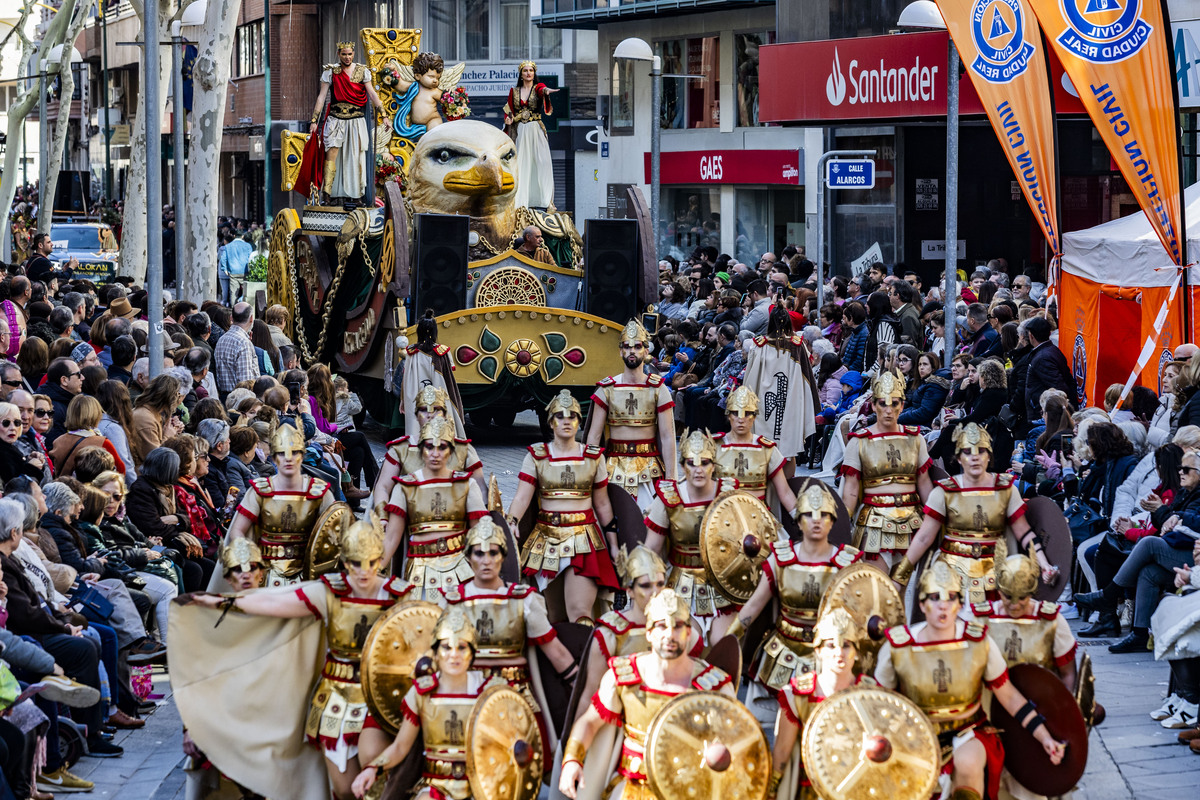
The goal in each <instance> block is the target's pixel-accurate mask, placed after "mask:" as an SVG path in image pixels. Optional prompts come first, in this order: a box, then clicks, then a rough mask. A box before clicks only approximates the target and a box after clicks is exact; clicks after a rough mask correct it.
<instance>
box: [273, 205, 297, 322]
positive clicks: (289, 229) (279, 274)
mask: <svg viewBox="0 0 1200 800" xmlns="http://www.w3.org/2000/svg"><path fill="white" fill-rule="evenodd" d="M298 230H300V215H299V214H297V213H296V210H295V209H294V208H285V209H283V210H282V211H280V212H279V213H278V214H276V215H275V224H274V226H273V227H272V229H271V245H270V253H271V257H270V258H269V259H268V261H267V303H268V304H269V305H281V306H283V307H284V308H287V309H293V308H295V307H296V298H295V296H293V294H292V283H293V277H292V274H291V272H292V270H294V269H295V255H294V252H293V249H292V235H293V234H294V233H295V232H296V231H298ZM292 325H293V319H292V315H291V314H289V315H288V321H287V326H286V329H285V330H284V333H286V334H287V335H288V336H289V337H290V338H294V336H295V335H294V333H293V331H292Z"/></svg>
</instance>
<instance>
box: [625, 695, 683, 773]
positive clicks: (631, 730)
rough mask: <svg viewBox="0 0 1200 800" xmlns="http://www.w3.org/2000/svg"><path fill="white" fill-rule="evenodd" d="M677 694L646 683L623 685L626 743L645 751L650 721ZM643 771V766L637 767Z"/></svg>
mask: <svg viewBox="0 0 1200 800" xmlns="http://www.w3.org/2000/svg"><path fill="white" fill-rule="evenodd" d="M675 696H676V695H674V694H667V693H665V692H664V691H657V690H656V691H649V690H647V689H646V686H645V684H643V683H640V682H639V683H636V684H634V685H632V686H622V687H621V706H622V708H624V709H625V711H624V717H625V743H626V745H630V744H632V745H634V746H635V749H637V750H639V751H645V748H646V731H647V730H648V729H649V727H650V721H651V720H653V719H654V715H655V714H657V713H658V710H659V709H660V708H662V707H663V706H665V705H666V704H667V702H668V701H670V700H671V699H672V698H674V697H675ZM637 771H639V772H640V771H641V767H640V766H639V767H638V768H637Z"/></svg>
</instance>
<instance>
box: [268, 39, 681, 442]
mask: <svg viewBox="0 0 1200 800" xmlns="http://www.w3.org/2000/svg"><path fill="white" fill-rule="evenodd" d="M420 36H421V31H420V30H399V29H364V30H362V31H361V33H360V45H361V47H362V50H361V51H360V54H359V57H361V59H362V61H363V62H364V63H365V66H366V68H367V69H369V70H370V71H371V74H372V75H373V76H374V81H373V83H374V91H375V93H376V94H377V96H378V98H379V100H380V102H381V104H382V108H383V113H382V114H375V113H371V111H370V106H369V105H368V104H366V103H364V106H365V107H366V110H367V116H368V117H374V120H373V123H374V124H373V125H371V132H370V133H369V135H368V136H367V137H366V138H367V140H368V143H367V145H368V150H367V152H366V153H365V163H366V164H367V165H373V166H374V169H373V171H374V182H373V185H372V186H368V187H367V191H366V193H365V195H364V196H363V197H362V198H352V199H348V200H347V199H346V198H333V199H332V200H331V199H330V198H328V197H327V196H326V195H325V193H323V192H318V191H316V190H315V189H314V188H313V187H314V186H316V185H317V184H319V182H320V180H321V179H320V177H317V178H316V179H314V180H315V183H313V184H309V183H308V180H307V179H306V178H305V177H304V175H303V174H302V168H303V167H304V162H305V161H306V159H307V158H311V156H308V155H306V151H307V152H309V153H311V152H312V150H313V144H314V143H313V142H310V141H309V140H310V138H311V137H310V134H304V133H295V132H289V131H284V132H283V134H282V137H281V142H280V152H281V156H280V158H281V166H282V183H283V189H284V190H285V191H291V192H296V193H297V195H299V196H304V197H305V202H304V204H303V206H301V207H299V208H286V209H283V210H282V211H280V212H279V213H278V214H277V215H276V216H275V220H274V225H273V228H272V232H271V241H270V263H269V281H268V288H267V295H268V302H269V303H279V304H281V305H283V306H285V307H286V308H289V309H291V310H292V319H291V330H289V331H287V333H288V335H289V336H290V337H291V338H292V340H293V341H294V342H295V343H296V345H297V347H298V349H299V351H300V356H301V359H302V361H303V363H304V364H305V365H306V366H307V365H309V364H312V363H315V362H324V363H327V364H329V365H330V366H331V367H332V368H333V369H334V370H335V371H336V372H339V373H341V374H344V375H346V377H347V378H348V379H349V380H350V382H351V383H352V384H353V385H354V386H355V388H356V389H357V391H358V392H359V394H360V395H361V396H362V399H363V401H364V403H365V404H366V405H367V408H368V410H369V411H370V412H371V414H372V416H374V417H375V418H377V419H379V420H381V421H383V422H384V423H386V424H391V425H393V426H396V425H399V420H400V417H401V415H402V412H401V411H400V407H399V406H400V387H401V374H402V371H403V368H404V358H405V355H406V348H407V347H408V346H409V343H410V342H411V343H414V344H415V341H416V339H415V335H414V331H415V324H414V323H415V322H416V321H417V319H419V318H420V317H421V316H422V315H423V314H424V312H425V310H426V309H427V308H429V307H431V306H435V305H436V306H437V308H438V311H439V313H438V314H437V316H436V320H437V326H438V342H439V345H440V346H441V347H440V348H439V349H444V350H445V351H446V352H448V354H449V357H450V359H451V361H452V364H453V366H454V374H455V378H456V380H457V383H458V386H459V390H460V392H461V396H462V401H463V406H464V410H465V411H467V412H469V413H470V412H474V414H473V417H474V419H475V421H477V422H486V421H488V420H491V421H492V422H493V423H495V424H497V425H504V424H509V423H511V420H512V418H513V416H515V414H516V413H517V412H519V411H521V410H522V409H525V408H538V409H540V408H542V407H544V406H545V404H546V403H547V402H548V401H549V400H550V398H551V397H553V396H554V395H555V394H557V393H558V392H560V391H561V390H562V389H564V388H566V389H569V390H570V391H571V392H572V393H573V394H574V395H576V396H577V397H578V398H579V399H580V401H581V402H585V401H586V400H587V398H588V397H589V396H590V394H591V391H592V388H593V387H594V385H595V383H596V381H598V380H599V379H601V378H603V377H604V376H606V375H609V374H612V373H613V372H614V371H617V370H619V367H620V364H619V359H618V342H619V340H620V336H621V329H622V327H623V326H624V325H625V323H626V322H627V321H628V320H627V319H606V318H603V317H601V316H597V315H596V314H594V313H588V312H587V299H586V298H587V288H588V287H587V273H586V269H587V267H586V265H585V263H584V243H583V239H582V237H581V236H580V234H579V232H578V230H577V228H576V226H575V224H574V222H573V220H572V219H571V217H570V215H568V214H566V213H561V212H557V211H555V210H554V208H553V204H552V203H550V204H549V207H548V208H547V209H541V208H527V207H523V206H518V205H517V203H516V198H517V196H518V192H517V186H518V182H519V180H520V178H521V175H522V174H524V173H523V172H522V171H521V169H520V165H519V163H518V158H517V153H518V148H517V147H515V146H514V140H513V139H512V138H510V135H509V134H507V133H506V132H505V131H504V130H501V129H499V128H497V127H494V126H492V125H489V124H487V123H485V122H482V121H478V120H473V119H470V118H465V117H466V114H469V106H468V105H467V102H468V101H467V97H466V93H465V92H464V91H463V90H462V89H461V87H457V86H456V84H457V81H458V79H459V77H460V76H461V74H462V71H463V65H461V64H459V65H457V66H455V67H449V66H447V67H445V68H444V69H441V68H440V67H441V66H442V61H441V58H440V57H437V56H435V55H434V54H429V53H421V52H420V47H419V45H420ZM343 45H345V46H346V47H347V48H349V47H352V46H353V43H342V44H341V45H339V56H340V54H341V51H342V46H343ZM431 60H432V61H436V66H437V67H439V69H437V70H436V71H434V70H433V69H430V68H429V63H428V62H430V61H431ZM414 62H415V63H414ZM331 66H333V69H334V72H335V73H336V72H337V71H338V66H337V65H331ZM523 66H524V65H523ZM327 69H328V68H327ZM348 69H349V70H352V71H358V72H355V74H356V75H361V71H360V70H361V68H360V67H359V66H358V65H357V64H353V65H350V66H349V67H348ZM422 69H424V72H422V71H421V70H422ZM326 75H328V73H326ZM323 80H325V77H323ZM539 86H540V85H539ZM372 102H373V98H372ZM432 103H436V108H437V111H434V112H433V113H432V115H431V114H430V110H429V109H430V108H431V107H433V106H432V105H431V104H432ZM336 105H338V104H337V103H336V102H333V103H330V106H329V109H330V110H328V111H327V112H326V113H333V112H332V110H331V109H332V108H333V107H334V106H336ZM547 107H548V106H547ZM439 112H440V113H439ZM441 113H444V114H446V115H447V116H448V117H449V119H448V120H446V121H442V119H441ZM507 113H508V112H507V111H506V115H507ZM522 113H523V114H524V115H525V117H526V120H527V118H528V114H529V112H528V109H524V110H523V111H522ZM360 115H361V112H360ZM456 117H457V118H456ZM435 118H436V119H435ZM536 120H537V118H536V115H535V121H536ZM507 121H508V120H507V119H506V122H507ZM370 124H371V122H370V121H369V122H368V125H370ZM537 124H538V125H539V126H540V125H541V123H540V121H537ZM509 127H510V128H512V127H513V126H509ZM313 130H314V131H319V130H321V129H320V128H319V127H318V120H317V114H316V113H315V114H314V125H313ZM326 130H328V129H326ZM313 135H316V134H315V133H314V134H313ZM348 142H349V139H347V143H348ZM347 146H349V144H347ZM319 171H320V170H319V168H318V169H317V170H312V169H309V170H308V171H307V172H308V173H313V172H316V173H318V174H319ZM325 179H326V180H325V182H326V186H327V187H328V186H329V185H330V184H331V183H332V181H330V180H329V178H328V173H326V175H325ZM333 185H336V184H333ZM640 206H641V208H642V209H643V210H644V208H645V206H644V202H643V203H641V204H640ZM434 215H436V218H437V219H442V220H445V219H447V218H448V217H455V216H456V217H457V221H458V223H459V224H458V225H457V227H455V226H450V227H449V228H447V227H445V226H443V230H450V229H456V230H458V231H460V232H462V233H464V235H465V238H466V241H465V242H456V243H454V244H457V245H458V248H457V251H458V252H459V253H462V252H464V250H463V248H464V246H465V253H466V256H465V258H463V259H461V260H459V261H458V262H455V260H454V258H453V257H447V256H446V255H445V254H444V253H443V254H442V255H439V254H438V253H436V252H435V253H426V254H425V255H424V256H422V254H421V253H420V250H421V242H420V241H418V238H417V236H416V234H417V228H419V227H420V224H421V222H422V219H421V218H423V217H431V216H434ZM464 217H465V218H466V220H468V222H467V224H465V225H464V224H462V223H463V222H464V220H463V218H464ZM450 221H451V222H454V221H455V220H454V219H450ZM529 225H536V226H537V227H539V228H540V229H541V231H542V232H543V235H544V236H545V243H544V246H542V247H539V248H538V249H537V251H536V252H534V253H526V252H520V251H518V249H517V247H518V246H519V245H520V244H521V242H522V241H523V231H524V229H525V228H526V227H527V226H529ZM643 227H644V226H643ZM429 249H430V250H432V249H433V248H429ZM443 249H445V248H443ZM449 249H450V250H455V249H456V248H454V247H451V248H449ZM643 250H644V248H643ZM637 260H638V263H637V264H635V265H633V274H634V275H636V276H637V278H636V283H637V286H636V287H635V290H634V293H633V295H632V297H633V301H632V302H631V303H630V304H629V307H628V311H629V312H630V313H632V312H634V311H635V310H636V309H638V308H644V305H643V304H644V303H645V302H649V300H647V298H648V297H649V296H650V295H651V294H652V293H653V291H654V288H655V284H656V283H657V280H656V276H655V274H654V272H653V267H652V263H653V262H652V260H648V257H647V256H645V255H644V254H643V255H641V256H640V257H639V258H638V259H637ZM646 264H650V265H651V266H649V267H647V266H646ZM422 268H424V269H425V270H426V272H427V273H430V274H432V273H433V271H434V270H440V271H441V272H443V273H444V272H445V271H446V270H447V269H452V270H453V271H454V277H455V278H456V279H457V283H455V281H454V280H451V281H444V282H443V284H442V285H440V286H439V287H438V289H437V292H438V293H439V294H440V298H439V299H440V302H439V303H436V304H434V303H431V302H430V299H431V298H432V297H433V295H434V291H433V290H430V289H428V285H429V283H430V279H429V276H428V275H426V276H425V278H426V280H425V281H424V284H423V283H422V275H421V269H422ZM464 272H465V274H463V273H464ZM443 277H444V276H443ZM423 287H424V288H423ZM448 287H449V288H448ZM447 291H450V292H452V293H453V297H451V298H448V296H447V295H446V292H447Z"/></svg>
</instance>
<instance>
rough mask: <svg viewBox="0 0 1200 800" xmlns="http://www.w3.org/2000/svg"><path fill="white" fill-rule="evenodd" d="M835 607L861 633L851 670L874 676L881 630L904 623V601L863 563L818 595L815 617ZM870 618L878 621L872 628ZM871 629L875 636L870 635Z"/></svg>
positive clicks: (837, 577) (884, 578) (887, 580)
mask: <svg viewBox="0 0 1200 800" xmlns="http://www.w3.org/2000/svg"><path fill="white" fill-rule="evenodd" d="M835 608H844V609H846V612H847V613H848V614H849V615H850V616H851V617H853V618H854V621H855V622H857V623H858V627H859V630H861V631H862V632H863V634H864V636H863V639H862V640H861V641H860V642H859V643H858V660H857V662H856V663H855V665H854V671H855V672H856V673H858V674H859V675H871V674H874V672H875V659H876V656H877V655H878V654H879V648H880V647H881V646H882V645H883V631H885V630H887V629H888V628H891V627H893V626H895V625H903V624H904V598H902V597H901V596H900V593H899V592H898V591H896V586H895V584H893V583H892V580H891V578H889V577H888V576H887V575H886V574H885V573H883V572H882V571H880V570H878V569H875V568H874V567H870V566H867V565H866V564H861V563H860V564H851V565H850V566H849V567H846V568H845V569H843V570H840V571H839V572H838V573H837V574H836V575H834V576H833V580H831V581H830V582H829V586H828V587H826V589H825V594H823V595H822V596H821V606H820V608H819V609H818V611H817V618H818V619H820V618H821V617H822V616H824V615H825V613H826V612H828V611H832V610H833V609H835ZM872 617H878V618H879V619H877V620H876V621H875V624H873V625H872V624H871V618H872ZM872 630H873V631H874V633H875V636H872V635H870V634H871V631H872Z"/></svg>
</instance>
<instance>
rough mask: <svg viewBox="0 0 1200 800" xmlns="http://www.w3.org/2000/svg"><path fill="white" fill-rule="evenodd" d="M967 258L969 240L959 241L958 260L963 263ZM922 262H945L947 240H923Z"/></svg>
mask: <svg viewBox="0 0 1200 800" xmlns="http://www.w3.org/2000/svg"><path fill="white" fill-rule="evenodd" d="M966 257H967V240H966V239H959V240H958V255H957V258H958V259H959V260H960V261H961V260H962V259H964V258H966ZM921 260H922V261H945V260H946V240H945V239H922V240H921Z"/></svg>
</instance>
